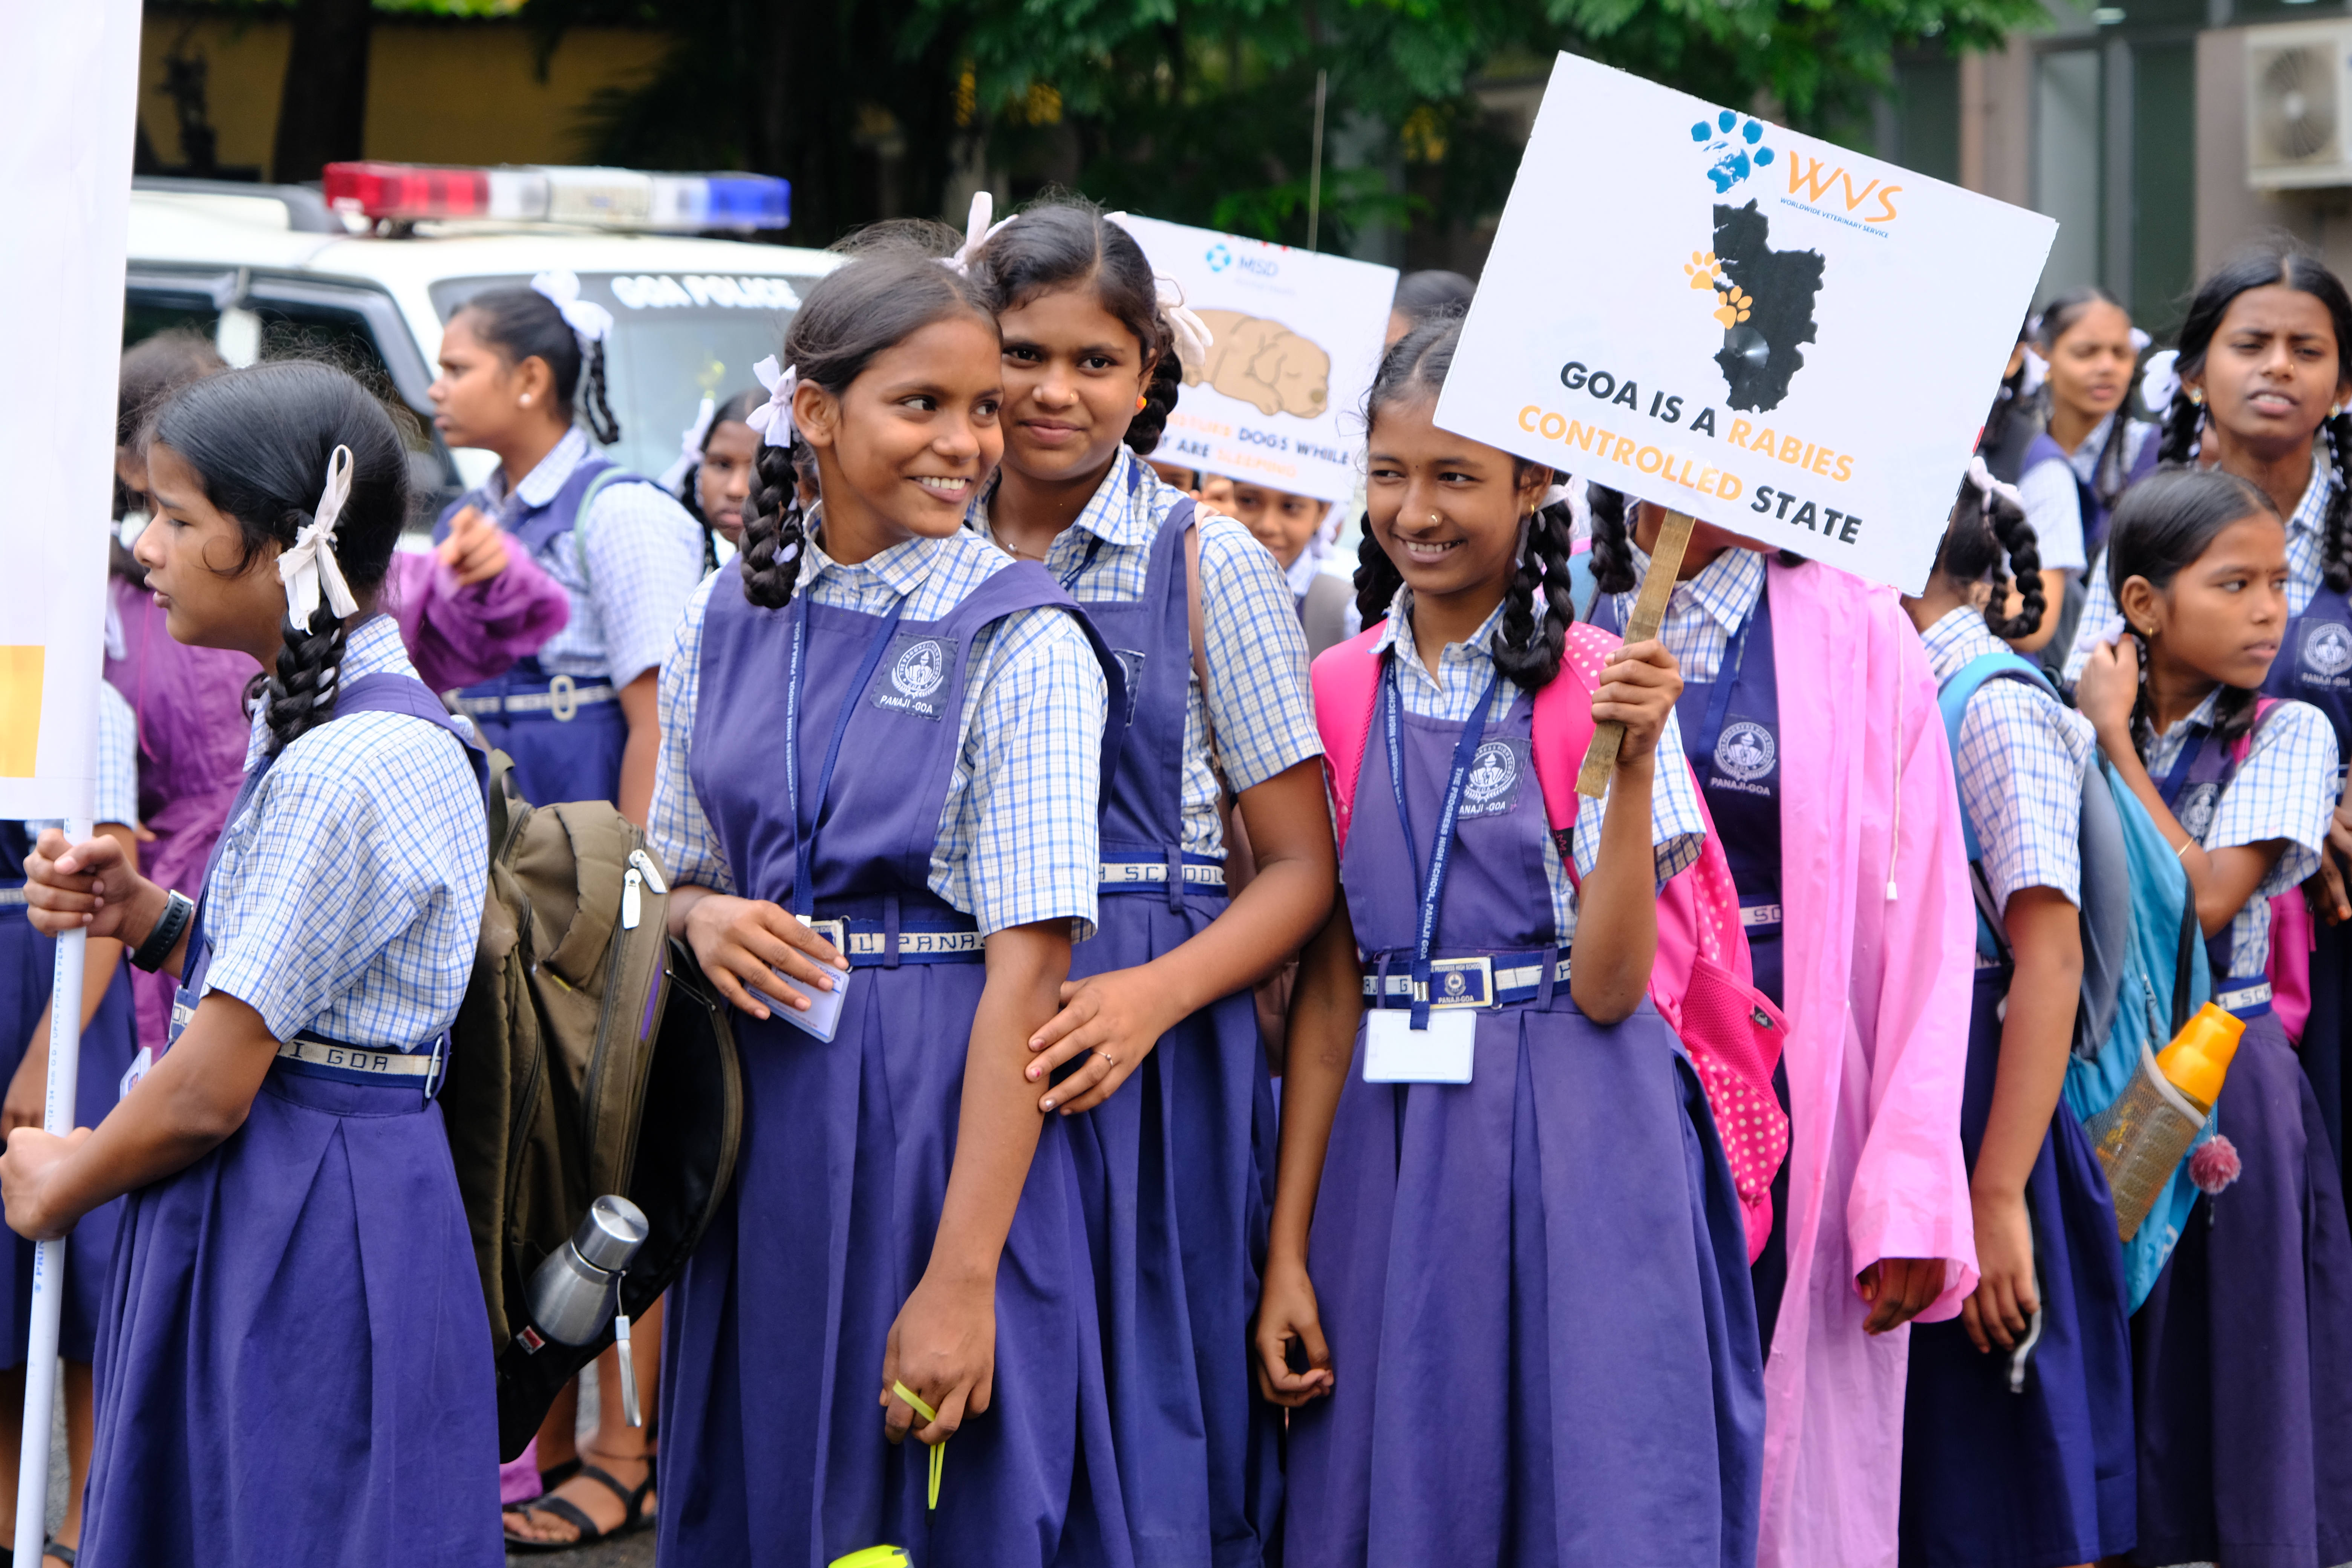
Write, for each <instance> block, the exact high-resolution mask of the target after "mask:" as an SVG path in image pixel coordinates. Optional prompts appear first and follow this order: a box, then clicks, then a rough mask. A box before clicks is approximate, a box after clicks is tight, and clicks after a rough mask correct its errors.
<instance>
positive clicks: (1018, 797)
mask: <svg viewBox="0 0 2352 1568" xmlns="http://www.w3.org/2000/svg"><path fill="white" fill-rule="evenodd" d="M819 526H820V527H821V524H820V525H819ZM803 551H804V553H803V558H802V563H801V567H800V578H799V584H798V587H797V589H796V591H795V593H794V595H793V599H792V602H791V603H790V604H789V605H787V606H786V607H785V608H783V609H782V610H768V609H761V608H757V607H755V606H753V605H751V604H750V603H749V602H748V601H746V600H745V598H744V596H743V585H742V577H741V574H740V573H739V572H733V571H727V572H720V573H719V574H716V575H715V576H713V577H712V578H711V579H710V580H709V583H708V584H705V586H704V587H703V588H702V589H701V590H700V591H699V592H698V594H697V595H695V597H694V599H693V601H692V603H691V604H690V605H689V607H688V611H687V615H686V618H685V621H684V623H683V625H682V626H680V628H679V630H678V633H677V646H676V649H675V651H674V652H673V654H672V655H671V657H670V658H669V660H668V661H667V663H666V664H665V665H664V667H663V671H662V679H661V685H660V703H661V721H662V747H661V753H660V761H659V765H658V776H657V780H656V786H655V792H654V802H653V812H652V819H651V829H650V837H651V840H652V842H653V845H654V847H655V850H656V853H657V854H658V855H659V856H660V857H661V858H662V861H663V863H664V865H665V866H667V868H669V870H670V873H671V876H672V879H673V881H674V882H676V883H683V884H691V885H695V886H699V887H706V888H711V889H718V890H719V891H721V892H727V893H740V894H741V895H743V896H745V897H748V898H759V899H767V900H773V901H775V902H777V903H779V904H782V905H784V906H785V907H787V908H789V909H792V910H794V911H795V912H798V913H801V914H803V915H805V916H807V917H808V918H811V919H813V920H814V921H817V922H819V923H820V925H821V926H824V929H825V930H826V931H827V933H828V935H830V936H832V937H833V938H834V940H835V944H836V945H837V946H838V947H839V948H840V949H841V951H842V952H843V953H844V955H845V957H847V958H848V959H849V961H850V963H851V964H852V966H853V967H852V970H851V973H850V980H849V985H848V989H847V991H846V993H845V995H844V997H843V1000H842V1011H841V1018H840V1023H839V1026H838V1031H837V1033H836V1034H835V1037H834V1038H833V1040H832V1041H831V1042H830V1043H822V1042H820V1041H818V1040H817V1039H816V1038H814V1037H813V1036H810V1035H808V1034H805V1033H803V1032H802V1031H800V1030H798V1029H796V1028H794V1027H793V1026H791V1025H788V1024H786V1023H784V1022H783V1021H782V1019H781V1018H770V1019H767V1020H764V1021H762V1020H755V1019H752V1018H751V1017H749V1016H744V1015H741V1014H738V1015H736V1016H735V1018H734V1020H733V1026H734V1031H735V1038H736V1041H737V1044H738V1047H740V1056H741V1066H742V1074H743V1114H744V1138H743V1151H742V1155H741V1158H740V1162H739V1163H738V1165H737V1167H736V1171H735V1175H734V1182H733V1184H732V1186H731V1187H730V1190H729V1193H728V1195H727V1199H726V1207H725V1209H724V1210H723V1211H722V1212H721V1213H720V1215H719V1217H718V1218H717V1219H716V1220H715V1221H714V1222H713V1223H712V1225H711V1227H710V1230H709V1234H708V1235H707V1236H706V1237H704V1239H703V1241H702V1244H701V1246H700V1247H699V1248H698V1250H697V1251H696V1253H695V1255H694V1257H693V1258H692V1259H691V1260H690V1261H689V1262H688V1265H687V1267H686V1269H685V1271H684V1272H683V1273H682V1274H681V1275H680V1276H679V1278H678V1280H677V1284H676V1285H675V1286H673V1287H672V1288H671V1290H670V1292H669V1295H668V1305H667V1310H666V1312H667V1316H666V1338H665V1343H664V1350H663V1374H662V1414H661V1432H662V1483H663V1485H662V1504H661V1521H660V1526H659V1529H660V1541H659V1554H660V1556H661V1559H662V1561H663V1562H664V1563H670V1564H674V1565H678V1568H693V1565H694V1564H698V1563H702V1564H714V1565H716V1564H726V1565H728V1568H737V1565H740V1564H762V1565H766V1564H779V1565H781V1564H791V1565H793V1568H823V1565H824V1564H825V1563H830V1562H831V1561H833V1559H835V1557H839V1556H842V1555H844V1554H845V1553H847V1552H853V1551H856V1550H859V1549H862V1548H865V1547H868V1546H873V1545H876V1544H880V1543H889V1544H895V1545H900V1546H906V1547H909V1548H912V1549H913V1550H915V1551H916V1552H918V1553H919V1557H920V1560H921V1561H923V1562H924V1563H926V1564H938V1565H940V1568H951V1565H954V1564H961V1563H987V1564H995V1563H1014V1562H1021V1563H1056V1564H1058V1563H1073V1564H1095V1563H1104V1564H1110V1565H1113V1568H1124V1565H1127V1564H1131V1563H1132V1562H1133V1557H1132V1555H1131V1553H1130V1552H1129V1548H1128V1544H1127V1542H1128V1532H1127V1521H1126V1516H1125V1511H1124V1510H1125V1503H1124V1500H1123V1499H1122V1496H1121V1489H1120V1482H1119V1476H1120V1471H1119V1468H1118V1461H1117V1458H1116V1457H1115V1455H1114V1453H1113V1451H1112V1438H1111V1431H1110V1415H1109V1407H1108V1389H1107V1387H1106V1384H1105V1378H1104V1366H1103V1347H1102V1344H1101V1342H1100V1338H1099V1333H1098V1330H1097V1307H1096V1296H1095V1291H1096V1284H1095V1279H1094V1262H1093V1257H1092V1255H1091V1253H1090V1251H1089V1246H1088V1236H1087V1226H1086V1220H1085V1215H1084V1213H1083V1209H1082V1205H1081V1203H1080V1199H1079V1192H1080V1188H1079V1178H1078V1173H1077V1168H1076V1166H1077V1155H1076V1138H1074V1136H1073V1131H1074V1125H1073V1124H1072V1123H1070V1122H1068V1121H1065V1120H1064V1119H1063V1118H1061V1117H1058V1116H1051V1115H1049V1116H1046V1117H1045V1118H1044V1119H1043V1123H1044V1124H1043V1127H1042V1130H1041V1132H1040V1135H1039V1138H1038V1142H1037V1151H1036V1154H1035V1157H1034V1160H1033V1161H1032V1163H1031V1164H1030V1167H1029V1173H1028V1177H1027V1181H1026V1183H1025V1184H1024V1187H1023V1190H1022V1194H1021V1199H1020V1205H1019V1207H1018V1209H1017V1210H1016V1211H1015V1214H1014V1216H1013V1226H1012V1229H1011V1232H1010V1234H1009V1235H1008V1237H1007V1238H1006V1240H1005V1244H1004V1251H1003V1260H1002V1262H1001V1264H1000V1265H999V1268H998V1272H997V1283H996V1342H995V1356H996V1360H995V1383H994V1392H993V1395H992V1402H991V1404H990V1406H989V1408H988V1410H987V1411H986V1412H985V1413H984V1414H982V1415H973V1416H970V1417H968V1418H967V1421H966V1424H965V1426H963V1428H962V1429H961V1431H960V1432H958V1433H957V1435H956V1436H955V1438H954V1440H953V1441H952V1442H951V1443H950V1445H949V1447H948V1451H947V1456H946V1461H945V1475H944V1485H943V1486H942V1488H941V1490H940V1506H939V1512H938V1516H937V1518H936V1520H935V1521H926V1518H925V1492H926V1477H927V1458H928V1455H927V1452H926V1450H925V1449H923V1448H922V1447H920V1446H919V1445H918V1444H915V1443H912V1442H909V1443H908V1444H907V1445H906V1446H905V1447H897V1448H894V1447H890V1446H889V1445H888V1444H887V1442H886V1441H885V1440H884V1436H883V1411H882V1410H881V1408H880V1407H879V1406H878V1405H877V1402H876V1400H877V1394H878V1393H879V1392H880V1390H881V1387H882V1367H883V1355H884V1349H885V1343H886V1341H887V1335H888V1332H889V1329H890V1325H891V1323H892V1321H894V1320H895V1319H896V1318H897V1316H898V1312H899V1310H900V1309H901V1307H902V1306H903V1305H904V1303H905V1301H906V1300H907V1298H908V1295H909V1293H911V1292H912V1291H913V1289H914V1288H915V1287H916V1285H917V1284H918V1283H919V1281H920V1279H921V1278H922V1274H923V1270H924V1268H925V1265H926V1261H927V1259H928V1258H929V1255H930V1252H931V1247H932V1243H933V1239H934V1237H935V1235H936V1232H937V1228H938V1224H939V1216H940V1205H941V1202H942V1200H943V1198H944V1195H945V1192H946V1186H947V1180H948V1174H949V1170H950V1162H951V1160H952V1157H953V1152H954V1144H955V1136H956V1128H957V1119H958V1115H959V1112H960V1109H961V1103H962V1096H963V1075H964V1062H965V1057H966V1054H967V1047H968V1043H969V1039H970V1034H971V1022H972V1018H973V1016H974V1014H975V1011H976V1009H977V1007H978V1005H979V1003H980V998H981V994H982V987H983V984H984V983H985V981H986V978H987V971H986V968H985V965H984V963H983V953H982V944H983V942H984V941H985V939H986V937H987V936H988V935H989V934H991V933H992V932H995V931H1003V930H1004V929H1006V928H1008V927H1012V926H1018V925H1026V924H1032V923H1035V922H1040V921H1069V922H1071V924H1072V927H1073V930H1074V932H1075V933H1076V934H1077V935H1079V936H1081V937H1083V936H1084V935H1086V934H1088V933H1090V932H1091V931H1092V930H1093V926H1094V920H1095V910H1096V882H1097V876H1098V875H1099V867H1100V864H1101V847H1100V840H1099V835H1098V830H1097V825H1096V814H1097V804H1098V793H1097V792H1098V785H1099V782H1100V780H1101V778H1102V775H1103V759H1102V756H1101V747H1102V745H1103V742H1104V735H1105V727H1106V721H1108V720H1109V719H1110V717H1111V714H1110V710H1109V706H1108V695H1109V693H1110V692H1111V691H1113V690H1116V689H1118V688H1117V686H1116V683H1115V682H1113V681H1110V680H1108V679H1107V678H1106V675H1105V671H1104V666H1105V662H1106V659H1107V657H1108V656H1107V655H1100V654H1098V651H1097V648H1096V647H1095V645H1094V644H1093V643H1091V642H1090V640H1089V638H1088V635H1087V630H1086V627H1085V625H1084V623H1083V621H1082V620H1081V619H1080V618H1079V617H1078V616H1077V615H1076V609H1075V606H1074V605H1071V603H1070V601H1069V600H1068V598H1067V597H1066V595H1064V594H1063V593H1062V591H1061V589H1060V587H1059V586H1058V584H1055V582H1054V580H1053V579H1052V578H1051V577H1049V576H1047V575H1046V574H1045V573H1044V572H1042V571H1040V570H1039V569H1038V568H1036V567H1035V566H1034V565H1027V566H1024V565H1018V564H1016V563H1013V562H1011V561H1009V560H1008V559H1007V558H1006V557H1005V555H1004V554H1003V552H1001V551H999V550H997V549H996V548H995V547H993V546H992V545H990V544H988V543H987V542H984V541H982V540H980V539H978V538H976V537H974V536H972V535H971V534H969V533H959V534H956V535H954V536H952V537H950V538H948V539H944V540H929V539H918V540H913V541H909V542H906V543H903V544H900V545H897V546H895V547H893V548H891V549H889V550H886V551H884V552H881V553H880V554H878V555H876V556H874V557H873V558H872V559H870V560H868V561H866V562H864V563H859V564H856V565H847V564H844V563H839V562H836V561H834V560H833V559H832V558H831V557H829V556H827V555H826V554H825V552H824V549H823V547H822V545H821V544H819V543H818V542H815V539H814V537H813V538H812V540H811V542H809V543H808V544H806V545H805V546H804V547H803ZM1111 668H1113V669H1114V670H1115V669H1116V666H1115V665H1114V666H1112V667H1111ZM795 672H796V673H795ZM780 775H781V776H780ZM812 839H813V840H814V842H812ZM825 922H839V923H837V924H831V925H826V924H825ZM1037 1087H1038V1088H1039V1089H1041V1090H1042V1086H1037Z"/></svg>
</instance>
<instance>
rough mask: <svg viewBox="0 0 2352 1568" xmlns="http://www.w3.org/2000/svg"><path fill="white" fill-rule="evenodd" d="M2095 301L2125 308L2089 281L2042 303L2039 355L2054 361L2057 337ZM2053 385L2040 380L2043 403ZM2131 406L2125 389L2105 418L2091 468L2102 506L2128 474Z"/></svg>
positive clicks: (2110, 500)
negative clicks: (2104, 431) (2096, 459)
mask: <svg viewBox="0 0 2352 1568" xmlns="http://www.w3.org/2000/svg"><path fill="white" fill-rule="evenodd" d="M2098 305H2110V306H2113V307H2114V308H2115V309H2116V310H2124V305H2123V301H2121V300H2117V299H2116V297H2115V296H2114V295H2113V294H2110V293H2108V292H2107V291H2106V290H2105V289H2102V288H2099V287H2098V286H2097V285H2096V284H2088V283H2086V284H2084V286H2083V287H2081V288H2079V289H2067V290H2066V291H2065V292H2064V293H2063V294H2061V295H2059V296H2058V297H2057V298H2056V299H2054V300H2051V301H2050V303H2049V304H2048V305H2046V306H2044V307H2042V323H2041V328H2040V330H2039V331H2037V332H2036V333H2035V334H2034V346H2035V347H2036V348H2037V349H2039V350H2040V351H2041V353H2042V358H2043V359H2045V360H2047V361H2049V362H2050V363H2053V364H2055V363H2057V353H2058V340H2059V339H2061V338H2063V337H2064V336H2065V335H2066V334H2067V333H2068V332H2069V331H2073V330H2074V326H2075V324H2076V323H2077V322H2079V321H2082V319H2083V318H2084V316H2085V315H2086V314H2088V313H2089V312H2090V310H2092V308H2093V307H2095V306H2098ZM2124 316H2125V319H2126V321H2128V320H2129V319H2130V316H2131V312H2130V311H2128V310H2125V311H2124ZM2056 396H2057V394H2056V393H2055V392H2054V391H2053V381H2051V380H2045V381H2044V382H2043V383H2042V399H2043V402H2044V405H2045V406H2046V405H2048V403H2050V402H2051V401H2053V400H2054V399H2055V398H2056ZM2130 409H2131V401H2130V395H2129V392H2128V389H2127V390H2126V395H2125V400H2124V402H2123V404H2122V405H2119V406H2118V407H2117V408H2116V411H2115V413H2114V415H2113V416H2110V417H2109V419H2108V421H2107V438H2106V441H2105V443H2104V444H2103V445H2102V446H2101V447H2099V462H2098V467H2096V468H2094V469H2092V471H2091V489H2092V493H2094V494H2095V495H2096V496H2097V497H2098V498H2099V504H2100V505H2102V506H2106V507H2112V506H2114V505H2115V504H2116V497H2117V496H2119V495H2121V494H2123V493H2124V485H2125V482H2126V479H2127V478H2128V476H2127V475H2126V473H2125V472H2124V449H2125V437H2126V426H2129V425H2130V423H2131V417H2130Z"/></svg>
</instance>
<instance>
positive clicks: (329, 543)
mask: <svg viewBox="0 0 2352 1568" xmlns="http://www.w3.org/2000/svg"><path fill="white" fill-rule="evenodd" d="M351 497H352V449H351V448H350V447H336V448H335V453H334V456H333V457H331V458H328V459H327V483H326V487H325V488H324V489H321V490H320V492H319V504H318V506H317V508H316V509H314V510H312V511H311V513H310V521H308V522H306V523H304V524H303V525H302V528H301V531H299V532H298V533H296V534H295V535H294V542H293V543H292V544H289V545H288V546H287V547H286V549H285V550H283V551H282V552H279V554H278V581H279V582H280V583H283V584H285V585H286V614H287V616H289V618H291V619H292V621H293V622H294V624H295V625H296V626H300V627H301V628H302V629H303V630H304V631H306V632H307V631H309V630H310V619H311V617H312V616H316V615H317V614H318V613H319V595H320V589H321V588H323V589H324V590H325V591H326V598H327V607H328V608H329V609H331V610H332V611H334V612H335V618H336V619H337V620H341V619H342V618H343V617H344V616H348V615H350V614H352V612H353V611H354V610H357V609H358V608H359V607H360V605H359V601H358V600H357V599H354V598H352V585H351V584H349V583H346V582H345V581H343V568H342V565H341V563H340V562H338V561H337V560H336V559H335V521H336V520H337V519H338V518H340V517H341V516H342V515H343V503H344V502H345V501H347V500H351Z"/></svg>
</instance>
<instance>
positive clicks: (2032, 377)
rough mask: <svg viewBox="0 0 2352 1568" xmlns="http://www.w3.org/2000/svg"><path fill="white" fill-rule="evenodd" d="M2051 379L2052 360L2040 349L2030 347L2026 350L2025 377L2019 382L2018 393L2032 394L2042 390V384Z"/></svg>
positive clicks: (2022, 395) (2022, 394)
mask: <svg viewBox="0 0 2352 1568" xmlns="http://www.w3.org/2000/svg"><path fill="white" fill-rule="evenodd" d="M2049 379H2050V362H2049V361H2048V360H2046V359H2043V358H2042V354H2041V352H2040V351H2039V350H2037V349H2033V348H2031V347H2029V348H2028V349H2027V350H2026V351H2025V379H2024V380H2023V381H2021V382H2020V383H2019V384H2018V388H2017V395H2018V396H2020V397H2031V396H2032V395H2034V394H2035V393H2037V392H2039V391H2041V390H2042V383H2043V382H2045V381H2047V380H2049Z"/></svg>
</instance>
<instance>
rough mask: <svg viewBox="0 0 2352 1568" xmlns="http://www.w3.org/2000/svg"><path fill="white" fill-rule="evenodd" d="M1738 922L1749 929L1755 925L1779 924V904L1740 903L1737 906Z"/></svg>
mask: <svg viewBox="0 0 2352 1568" xmlns="http://www.w3.org/2000/svg"><path fill="white" fill-rule="evenodd" d="M1739 923H1740V924H1741V925H1742V926H1743V927H1747V928H1748V929H1751V930H1752V929H1753V928H1755V927H1757V926H1776V925H1779V924H1780V905H1778V904H1742V905H1740V906H1739Z"/></svg>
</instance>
